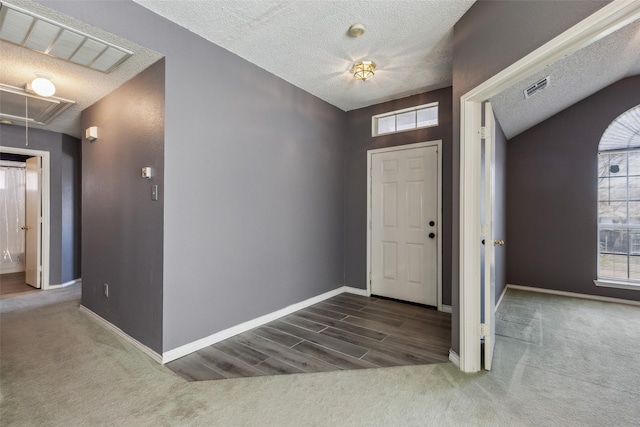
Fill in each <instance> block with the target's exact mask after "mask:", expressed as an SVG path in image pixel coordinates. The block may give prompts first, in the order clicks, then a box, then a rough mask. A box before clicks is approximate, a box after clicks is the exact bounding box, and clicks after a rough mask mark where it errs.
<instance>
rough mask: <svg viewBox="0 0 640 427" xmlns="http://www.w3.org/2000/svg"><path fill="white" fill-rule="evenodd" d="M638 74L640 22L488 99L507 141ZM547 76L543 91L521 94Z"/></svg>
mask: <svg viewBox="0 0 640 427" xmlns="http://www.w3.org/2000/svg"><path fill="white" fill-rule="evenodd" d="M637 74H640V21H636V22H634V23H631V24H629V25H627V26H626V27H624V28H622V29H620V30H618V31H616V32H614V33H612V34H611V35H609V36H607V37H604V38H602V39H600V40H598V41H597V42H595V43H592V44H591V45H589V46H587V47H585V48H582V49H580V50H579V51H577V52H575V53H573V54H571V55H569V56H566V57H564V58H562V59H560V60H558V61H556V62H555V63H553V64H552V65H550V66H548V67H546V68H545V69H543V70H541V71H539V72H538V73H536V74H535V75H533V76H531V77H530V78H528V79H526V80H524V81H522V82H520V83H517V84H515V85H513V86H512V87H510V88H508V89H506V90H504V91H503V92H501V93H499V94H498V95H496V96H494V97H493V98H492V99H491V105H492V106H493V109H494V112H495V115H496V117H497V119H498V120H499V121H500V124H501V126H502V128H503V130H504V133H505V135H506V137H507V138H508V139H510V138H513V137H514V136H516V135H518V134H520V133H521V132H524V131H525V130H527V129H529V128H530V127H532V126H534V125H536V124H538V123H540V122H542V121H544V120H546V119H548V118H549V117H551V116H553V115H554V114H556V113H559V112H560V111H562V110H564V109H565V108H567V107H570V106H571V105H573V104H575V103H576V102H578V101H581V100H582V99H584V98H586V97H588V96H590V95H592V94H594V93H596V92H597V91H599V90H601V89H604V88H605V87H607V86H609V85H610V84H612V83H615V82H617V81H618V80H620V79H623V78H625V77H630V76H634V75H637ZM546 76H549V77H550V79H549V80H550V83H549V86H547V88H546V89H544V90H542V91H540V92H538V93H536V94H534V95H533V96H531V97H530V98H529V99H524V94H523V91H524V89H526V88H527V87H529V86H531V85H532V84H534V83H536V82H537V81H539V80H540V79H542V78H544V77H546Z"/></svg>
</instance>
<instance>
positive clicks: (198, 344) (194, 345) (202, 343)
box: [162, 286, 366, 363]
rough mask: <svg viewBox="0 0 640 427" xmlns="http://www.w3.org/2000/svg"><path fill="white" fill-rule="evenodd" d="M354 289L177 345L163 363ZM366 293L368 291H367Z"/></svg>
mask: <svg viewBox="0 0 640 427" xmlns="http://www.w3.org/2000/svg"><path fill="white" fill-rule="evenodd" d="M353 291H358V292H359V291H361V290H360V289H356V288H350V287H348V286H341V287H339V288H337V289H334V290H332V291H329V292H325V293H324V294H320V295H318V296H315V297H312V298H309V299H307V300H304V301H301V302H299V303H296V304H293V305H290V306H288V307H285V308H283V309H280V310H277V311H274V312H272V313H269V314H265V315H264V316H260V317H257V318H255V319H253V320H249V321H246V322H244V323H241V324H239V325H236V326H232V327H231V328H228V329H225V330H222V331H220V332H216V333H215V334H212V335H209V336H208V337H204V338H201V339H199V340H196V341H192V342H190V343H188V344H185V345H181V346H180V347H176V348H174V349H172V350H169V351H165V352H163V353H162V363H168V362H171V361H172V360H176V359H179V358H181V357H183V356H186V355H187V354H191V353H193V352H195V351H198V350H201V349H203V348H205V347H208V346H210V345H213V344H215V343H217V342H220V341H224V340H226V339H227V338H231V337H232V336H235V335H238V334H241V333H243V332H247V331H248V330H251V329H253V328H257V327H258V326H262V325H264V324H265V323H269V322H272V321H274V320H277V319H279V318H281V317H283V316H287V315H289V314H291V313H294V312H296V311H298V310H302V309H303V308H307V307H309V306H312V305H314V304H317V303H319V302H322V301H324V300H326V299H329V298H332V297H334V296H336V295H340V294H341V293H343V292H349V293H356V292H353ZM365 293H366V291H365Z"/></svg>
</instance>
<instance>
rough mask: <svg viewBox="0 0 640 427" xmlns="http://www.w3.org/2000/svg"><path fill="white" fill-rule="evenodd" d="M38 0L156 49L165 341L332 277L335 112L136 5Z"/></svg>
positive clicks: (189, 337) (339, 208)
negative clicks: (161, 67) (160, 84)
mask: <svg viewBox="0 0 640 427" xmlns="http://www.w3.org/2000/svg"><path fill="white" fill-rule="evenodd" d="M42 3H43V4H44V5H46V6H49V7H52V8H54V9H56V10H59V11H61V12H63V13H66V14H68V15H71V16H74V17H76V18H78V19H81V20H83V21H85V22H88V23H90V24H93V25H96V26H98V27H101V28H103V29H105V30H107V31H110V32H113V33H115V34H118V35H121V36H122V37H125V38H127V39H129V40H131V41H134V42H136V43H138V44H141V45H144V46H147V47H149V48H151V49H154V50H156V51H158V52H160V53H162V54H164V55H165V56H166V82H165V91H166V111H165V120H166V121H165V184H166V185H165V189H164V197H165V212H164V271H163V277H164V290H163V292H164V304H163V313H164V314H163V323H164V326H163V340H162V341H163V344H162V350H163V351H167V350H171V349H173V348H176V347H178V346H181V345H183V344H187V343H189V342H192V341H194V340H197V339H199V338H203V337H205V336H208V335H210V334H213V333H215V332H218V331H220V330H223V329H225V328H228V327H231V326H234V325H237V324H239V323H241V322H244V321H247V320H250V319H253V318H256V317H258V316H261V315H264V314H267V313H270V312H273V311H274V310H277V309H281V308H284V307H286V306H288V305H290V304H293V303H296V302H299V301H301V300H304V299H307V298H310V297H313V296H317V295H319V294H321V293H323V292H327V291H329V290H332V289H335V288H337V287H339V286H341V285H342V284H343V282H344V274H343V271H344V269H343V263H344V255H343V254H344V253H343V210H344V209H343V205H344V203H343V183H344V179H343V175H344V156H343V147H342V141H343V137H344V132H345V123H346V122H345V114H344V112H342V111H341V110H339V109H337V108H335V107H332V106H330V105H328V104H327V103H325V102H324V101H321V100H319V99H318V98H315V97H314V96H312V95H310V94H308V93H306V92H304V91H302V90H301V89H298V88H296V87H294V86H292V85H290V84H288V83H286V82H284V81H283V80H281V79H279V78H277V77H275V76H273V75H272V74H270V73H268V72H266V71H264V70H262V69H260V68H258V67H257V66H255V65H253V64H251V63H249V62H247V61H245V60H243V59H241V58H239V57H237V56H236V55H234V54H232V53H230V52H228V51H226V50H224V49H222V48H220V47H218V46H216V45H213V44H211V43H210V42H207V41H206V40H204V39H202V38H200V37H197V36H196V35H194V34H193V33H190V32H189V31H187V30H185V29H184V28H181V27H179V26H178V25H176V24H174V23H172V22H169V21H167V20H165V19H163V18H161V17H160V16H158V15H155V14H154V13H152V12H150V11H148V10H147V9H144V8H142V7H141V6H139V5H137V4H135V3H132V2H129V1H126V2H121V1H118V2H109V1H107V2H105V1H102V2H100V1H97V2H75V1H43V2H42ZM204 78H207V79H209V82H210V83H209V84H206V85H198V84H196V83H197V82H200V81H202V80H203V79H204ZM86 167H87V166H86V165H85V168H86ZM114 167H115V165H114ZM86 206H87V205H86V204H83V215H85V214H87V213H86V212H85V211H84V209H85V207H86ZM128 231H129V232H132V233H136V231H135V230H128ZM84 258H87V255H85V257H84ZM83 262H84V261H83ZM100 262H101V263H103V264H105V265H104V267H106V266H108V265H113V263H111V262H110V261H109V260H102V261H100ZM145 307H146V303H145V304H139V306H138V307H137V308H138V309H139V310H143V309H144V308H145ZM152 348H154V349H155V348H156V347H155V341H154V347H152Z"/></svg>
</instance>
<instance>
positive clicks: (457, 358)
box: [449, 349, 460, 368]
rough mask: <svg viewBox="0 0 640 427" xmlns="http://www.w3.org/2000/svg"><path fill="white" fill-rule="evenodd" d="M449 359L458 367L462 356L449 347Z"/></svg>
mask: <svg viewBox="0 0 640 427" xmlns="http://www.w3.org/2000/svg"><path fill="white" fill-rule="evenodd" d="M449 360H450V361H451V363H453V364H454V365H456V368H460V356H458V354H457V353H456V352H455V351H453V350H452V349H449Z"/></svg>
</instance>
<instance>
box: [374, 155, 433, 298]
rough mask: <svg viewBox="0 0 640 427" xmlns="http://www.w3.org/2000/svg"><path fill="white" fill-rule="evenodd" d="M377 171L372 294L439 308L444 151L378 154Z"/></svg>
mask: <svg viewBox="0 0 640 427" xmlns="http://www.w3.org/2000/svg"><path fill="white" fill-rule="evenodd" d="M371 168H372V169H371V291H372V293H373V294H376V295H381V296H386V297H391V298H397V299H400V300H405V301H412V302H417V303H421V304H427V305H433V306H437V305H438V262H439V260H438V238H439V236H438V235H437V229H438V227H437V224H436V221H437V219H438V209H439V207H438V176H439V171H438V149H437V147H436V146H428V147H419V148H411V149H402V148H400V149H398V150H396V151H388V152H384V153H375V154H373V155H372V157H371ZM431 222H433V225H430V223H431ZM429 233H433V235H432V236H431V237H430V236H429Z"/></svg>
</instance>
